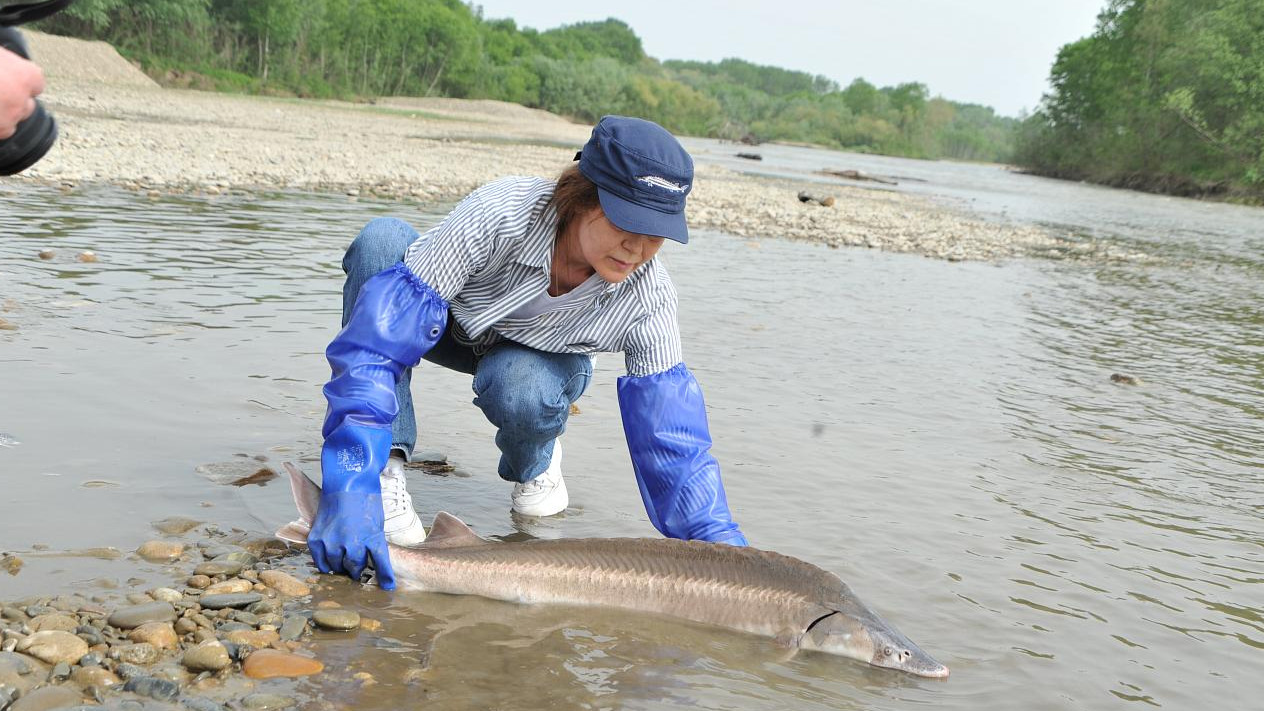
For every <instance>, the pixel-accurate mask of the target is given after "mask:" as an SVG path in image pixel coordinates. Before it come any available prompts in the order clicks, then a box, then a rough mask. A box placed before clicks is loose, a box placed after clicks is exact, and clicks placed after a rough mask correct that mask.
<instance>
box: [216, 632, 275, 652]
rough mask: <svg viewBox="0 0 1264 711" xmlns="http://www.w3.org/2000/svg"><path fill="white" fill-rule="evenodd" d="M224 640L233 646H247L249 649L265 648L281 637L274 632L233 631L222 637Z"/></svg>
mask: <svg viewBox="0 0 1264 711" xmlns="http://www.w3.org/2000/svg"><path fill="white" fill-rule="evenodd" d="M224 637H225V639H227V640H228V641H229V642H232V643H233V644H241V645H247V646H250V647H256V648H259V647H267V646H269V645H271V644H272V643H273V642H276V641H278V640H280V639H281V635H279V634H277V633H276V631H275V630H254V629H245V630H233V631H232V632H229V633H228V634H226V635H224Z"/></svg>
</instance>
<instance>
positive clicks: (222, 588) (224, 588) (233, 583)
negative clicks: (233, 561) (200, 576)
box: [205, 578, 254, 595]
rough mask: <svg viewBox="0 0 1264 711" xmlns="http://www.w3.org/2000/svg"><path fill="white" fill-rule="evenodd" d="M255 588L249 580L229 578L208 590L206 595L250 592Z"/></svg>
mask: <svg viewBox="0 0 1264 711" xmlns="http://www.w3.org/2000/svg"><path fill="white" fill-rule="evenodd" d="M253 588H254V585H253V584H251V582H250V581H249V580H242V579H241V578H229V579H228V580H223V581H220V582H218V583H215V584H213V585H211V586H210V587H208V588H206V591H205V594H206V595H228V594H232V593H244V592H250V591H251V590H252V589H253Z"/></svg>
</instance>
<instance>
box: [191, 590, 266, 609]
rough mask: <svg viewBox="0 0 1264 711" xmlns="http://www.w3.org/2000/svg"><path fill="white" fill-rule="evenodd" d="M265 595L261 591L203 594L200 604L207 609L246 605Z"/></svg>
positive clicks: (257, 600)
mask: <svg viewBox="0 0 1264 711" xmlns="http://www.w3.org/2000/svg"><path fill="white" fill-rule="evenodd" d="M262 599H263V596H262V595H260V594H259V593H227V594H224V595H203V596H202V598H201V599H200V600H198V604H200V605H201V606H202V607H203V608H205V609H207V610H222V609H224V608H226V607H245V606H247V605H249V604H251V603H255V602H259V601H260V600H262Z"/></svg>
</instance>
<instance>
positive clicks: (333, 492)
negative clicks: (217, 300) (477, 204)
mask: <svg viewBox="0 0 1264 711" xmlns="http://www.w3.org/2000/svg"><path fill="white" fill-rule="evenodd" d="M447 323H448V304H447V302H446V301H444V300H443V299H442V298H441V297H440V296H439V295H438V294H437V293H436V292H435V291H434V289H431V288H430V286H429V285H427V284H426V283H425V282H423V281H422V280H420V279H418V278H417V276H416V275H414V274H413V273H412V271H410V270H409V269H408V268H407V267H406V266H404V265H403V264H402V263H401V264H396V265H395V266H393V267H390V268H389V269H387V270H385V271H383V272H382V273H380V274H378V275H377V276H375V277H373V278H372V279H369V280H368V281H366V282H365V283H364V286H362V287H361V288H360V294H359V295H358V296H357V297H356V303H355V306H354V307H353V308H352V310H351V316H350V318H349V319H348V320H347V325H346V326H344V327H343V329H342V331H341V332H339V334H338V335H337V337H335V338H334V340H333V342H332V343H330V344H329V347H328V348H327V349H325V356H326V357H327V358H328V359H329V365H330V367H331V368H332V371H333V374H332V377H331V378H330V380H329V382H328V383H327V384H326V385H325V388H324V393H325V398H326V399H327V400H328V401H329V410H328V412H327V413H326V415H325V424H324V427H323V428H322V434H323V435H324V437H325V444H324V447H323V448H322V450H321V455H320V465H321V472H322V475H323V477H322V478H323V483H322V487H321V495H320V507H319V509H317V512H316V520H315V521H313V522H312V530H311V533H310V534H308V537H307V544H308V547H309V548H310V549H311V552H312V561H313V562H315V564H316V568H317V569H318V570H320V571H321V572H325V573H329V572H334V573H346V574H348V575H350V576H352V577H353V578H357V579H358V578H359V576H360V574H361V573H363V572H364V568H365V566H367V565H368V564H369V563H370V559H371V562H372V563H373V566H374V568H375V569H376V570H377V575H378V583H379V584H380V585H381V587H382V588H383V589H384V590H392V589H394V587H395V574H394V571H393V569H392V568H391V562H390V554H389V551H388V549H387V545H386V536H385V534H384V533H383V517H384V516H383V513H382V489H381V482H380V481H379V479H378V477H379V475H380V474H381V471H382V468H383V467H385V466H386V461H387V458H388V456H389V454H390V448H391V423H392V422H393V421H394V420H395V415H396V414H397V413H398V412H399V404H398V403H397V402H396V401H395V384H396V383H397V382H398V381H399V378H400V376H401V375H402V374H403V372H404V369H405V368H411V367H412V366H415V365H416V364H417V363H418V362H419V361H420V360H421V357H422V356H423V355H425V354H426V352H427V351H429V350H430V349H431V348H433V347H434V345H435V344H436V343H438V342H439V338H440V337H441V336H442V335H443V329H444V327H445V326H446V325H447Z"/></svg>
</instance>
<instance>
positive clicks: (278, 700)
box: [241, 694, 294, 711]
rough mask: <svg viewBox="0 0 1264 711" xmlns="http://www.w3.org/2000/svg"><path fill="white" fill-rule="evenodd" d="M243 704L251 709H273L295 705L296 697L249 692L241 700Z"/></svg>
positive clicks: (262, 710) (265, 710) (266, 710)
mask: <svg viewBox="0 0 1264 711" xmlns="http://www.w3.org/2000/svg"><path fill="white" fill-rule="evenodd" d="M241 705H242V706H243V707H245V708H247V709H250V710H251V711H272V709H287V708H289V707H291V706H293V705H294V699H291V698H288V697H285V696H277V695H276V694H249V695H247V696H246V697H245V698H243V699H242V700H241Z"/></svg>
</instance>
